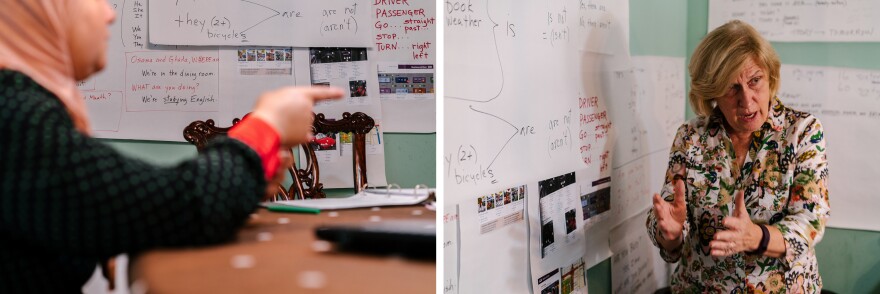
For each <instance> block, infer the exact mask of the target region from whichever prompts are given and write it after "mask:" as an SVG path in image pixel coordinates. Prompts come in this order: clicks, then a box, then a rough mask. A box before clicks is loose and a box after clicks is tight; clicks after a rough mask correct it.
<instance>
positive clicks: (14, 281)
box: [0, 0, 342, 293]
mask: <svg viewBox="0 0 880 294" xmlns="http://www.w3.org/2000/svg"><path fill="white" fill-rule="evenodd" d="M114 19H115V13H114V11H113V9H112V8H111V7H110V6H109V4H108V3H107V2H106V0H17V1H5V2H4V3H3V8H2V9H0V233H2V235H3V238H0V293H32V292H37V293H69V292H80V289H81V287H82V285H83V283H85V281H86V280H87V279H88V278H89V277H90V275H91V273H92V272H93V271H94V268H95V264H96V262H97V261H98V260H102V259H105V258H108V257H111V256H115V255H117V254H120V253H123V252H137V251H142V250H146V249H150V248H155V247H168V246H192V245H202V244H212V243H217V242H222V241H225V240H229V239H231V238H232V237H234V233H235V231H236V229H237V228H239V227H240V226H241V225H242V224H243V223H244V221H245V220H246V219H247V217H248V215H249V214H250V213H252V212H253V211H254V210H255V209H256V207H257V203H258V202H259V201H260V200H261V198H262V197H263V195H264V194H265V192H266V191H271V190H272V189H273V187H274V185H267V183H269V182H270V181H272V180H278V177H277V176H276V175H278V174H280V171H282V170H283V169H281V168H280V166H281V164H282V159H281V158H280V157H279V150H284V149H287V148H289V147H291V146H295V145H298V144H301V143H304V142H306V141H307V140H308V138H309V136H310V130H311V120H312V114H311V110H312V106H313V104H314V102H315V101H316V100H321V99H328V98H336V97H340V96H342V92H341V91H340V90H339V89H331V88H283V89H279V90H275V91H272V92H267V93H265V94H263V95H262V96H261V97H260V98H259V99H258V102H257V104H256V105H255V107H254V109H253V110H252V114H251V115H250V116H249V117H248V118H246V119H244V120H243V121H242V122H241V123H239V124H238V125H236V127H235V128H234V129H233V130H232V131H231V132H230V138H226V139H218V140H217V141H215V142H213V143H212V144H211V145H210V146H209V147H208V148H207V149H206V150H205V152H203V153H202V154H200V155H199V156H198V157H197V158H194V159H191V160H188V161H185V162H183V163H180V164H178V165H177V166H174V167H167V168H160V167H156V166H152V165H150V164H147V163H145V162H142V161H139V160H136V159H131V158H126V157H124V156H122V155H121V154H119V153H118V152H117V151H115V150H114V149H112V148H111V147H109V146H107V145H105V144H103V143H101V142H100V141H99V140H97V139H95V138H92V137H90V129H89V119H88V116H87V115H86V109H85V105H84V101H83V100H82V99H81V98H80V97H81V96H80V93H79V92H78V90H77V88H76V81H79V80H83V79H85V78H87V77H89V76H90V75H92V74H94V73H95V72H97V71H100V70H101V69H102V68H103V67H104V65H105V63H106V48H107V39H108V37H109V32H108V25H109V24H110V23H112V22H113V21H114Z"/></svg>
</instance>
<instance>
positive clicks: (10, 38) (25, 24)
mask: <svg viewBox="0 0 880 294" xmlns="http://www.w3.org/2000/svg"><path fill="white" fill-rule="evenodd" d="M73 1H82V0H15V1H3V5H2V8H0V69H10V70H16V71H20V72H22V73H24V74H25V75H27V76H29V77H31V78H32V79H34V81H36V82H37V83H38V84H40V85H41V86H43V87H45V88H46V89H48V90H49V91H51V92H52V93H54V94H55V95H56V96H58V98H59V99H61V102H63V103H64V106H65V107H66V108H67V112H68V113H70V116H71V117H72V118H73V124H74V125H75V126H76V129H77V130H79V131H80V132H82V133H83V134H89V133H90V129H89V120H88V117H87V114H86V105H85V101H83V99H82V97H81V95H80V93H79V90H77V88H76V81H75V80H74V68H73V67H74V66H73V60H72V58H73V57H72V56H71V52H70V48H69V47H68V38H70V36H68V35H67V24H70V23H72V22H74V21H77V20H76V19H73V18H72V17H71V16H70V15H69V14H68V13H66V11H68V9H67V6H68V3H71V2H73Z"/></svg>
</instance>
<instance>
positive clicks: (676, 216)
mask: <svg viewBox="0 0 880 294" xmlns="http://www.w3.org/2000/svg"><path fill="white" fill-rule="evenodd" d="M673 181H674V185H675V186H674V191H675V194H674V195H673V196H672V197H673V198H672V203H669V202H666V200H663V198H660V194H654V216H655V217H656V218H657V228H658V229H659V232H660V237H661V238H663V239H664V241H667V243H669V242H674V244H670V245H672V247H675V246H678V245H679V244H680V243H681V240H680V239H681V231H682V229H683V228H684V220H685V218H687V204H686V203H685V200H684V198H685V196H684V181H682V180H681V179H679V178H676V179H675V180H673ZM664 247H668V246H665V245H664ZM666 249H673V248H666Z"/></svg>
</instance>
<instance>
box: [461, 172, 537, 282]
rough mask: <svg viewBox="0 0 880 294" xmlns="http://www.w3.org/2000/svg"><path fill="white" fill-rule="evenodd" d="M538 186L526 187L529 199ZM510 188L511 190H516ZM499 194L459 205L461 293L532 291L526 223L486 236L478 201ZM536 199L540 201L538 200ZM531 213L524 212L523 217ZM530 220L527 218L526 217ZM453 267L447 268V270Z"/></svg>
mask: <svg viewBox="0 0 880 294" xmlns="http://www.w3.org/2000/svg"><path fill="white" fill-rule="evenodd" d="M535 186H536V184H533V185H530V186H526V189H535V190H528V192H527V193H526V198H525V199H526V201H527V202H529V201H536V200H529V198H530V197H529V196H528V195H534V194H531V193H537V188H536V187H535ZM512 187H513V186H511V187H508V188H512ZM500 190H501V189H499V190H483V191H479V192H477V193H480V194H477V195H480V196H472V197H469V198H470V199H469V200H468V201H465V202H462V203H460V204H459V207H460V210H459V217H460V218H459V221H460V225H459V227H460V235H459V239H458V241H459V242H460V244H461V247H460V258H459V264H460V271H459V280H458V283H459V293H522V292H523V291H528V290H527V289H528V281H529V278H528V276H527V274H526V269H527V268H528V250H527V248H528V242H529V241H528V240H529V238H528V228H527V224H526V222H525V221H522V220H521V221H513V222H511V223H509V224H507V225H505V226H502V227H499V228H497V229H496V230H493V231H491V232H489V233H486V234H483V233H481V232H482V226H481V225H480V211H479V206H478V202H477V200H476V199H477V198H479V197H483V196H485V195H490V194H492V193H496V192H498V191H500ZM535 198H536V197H535ZM525 213H527V211H526V210H525V209H523V214H525ZM524 217H527V216H524ZM449 266H453V265H449V264H444V268H445V267H449Z"/></svg>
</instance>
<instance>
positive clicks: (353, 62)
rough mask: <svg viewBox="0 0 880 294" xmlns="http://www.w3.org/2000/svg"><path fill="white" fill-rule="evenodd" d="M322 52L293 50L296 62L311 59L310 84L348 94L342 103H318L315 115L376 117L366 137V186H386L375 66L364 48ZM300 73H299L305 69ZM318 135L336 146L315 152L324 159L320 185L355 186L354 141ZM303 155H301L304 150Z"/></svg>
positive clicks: (340, 101) (341, 136)
mask: <svg viewBox="0 0 880 294" xmlns="http://www.w3.org/2000/svg"><path fill="white" fill-rule="evenodd" d="M320 50H324V51H321V52H323V53H321V52H318V51H314V52H313V53H310V52H309V49H307V48H306V49H303V48H294V50H293V55H294V59H297V60H303V59H308V60H310V63H311V65H310V66H309V69H306V70H308V71H309V72H310V76H311V79H310V83H311V84H320V85H330V86H335V87H340V88H342V89H343V90H344V91H345V95H344V97H343V98H342V99H339V100H334V101H322V102H319V103H316V104H315V108H314V112H315V113H323V114H324V116H325V118H327V119H342V114H343V113H344V112H349V113H354V112H363V113H365V114H367V115H369V116H370V117H372V118H373V120H374V121H375V127H374V128H373V130H371V131H370V133H369V134H367V136H366V151H367V158H366V159H367V183H368V184H369V185H370V186H371V187H372V186H384V185H386V184H387V183H388V182H387V180H386V177H385V144H384V142H385V141H384V137H383V132H384V129H385V127H384V125H383V120H382V110H381V106H380V104H379V89H378V88H379V86H378V84H377V79H376V78H375V77H376V75H377V74H376V67H375V66H373V64H374V63H372V62H371V61H369V60H368V59H367V60H365V59H366V58H368V57H367V56H366V54H367V52H366V50H363V49H340V50H341V51H340V50H337V49H323V48H322V49H320ZM328 50H330V51H328ZM334 50H336V51H334ZM322 54H323V55H322ZM297 70H298V72H299V71H300V70H303V69H302V68H298V69H297ZM315 136H316V137H319V136H332V137H333V138H335V139H334V141H336V143H337V144H336V145H335V146H333V147H331V148H320V149H321V150H318V149H316V152H315V153H316V154H315V155H317V156H318V158H319V160H321V161H320V164H321V183H322V184H324V187H325V188H348V187H353V185H354V183H353V178H352V176H351V171H352V167H353V162H352V159H351V158H352V157H351V152H352V148H353V147H352V145H351V144H350V143H351V139H346V138H347V137H346V136H345V134H342V135H340V134H320V135H319V134H315ZM300 154H301V155H302V151H300Z"/></svg>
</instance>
